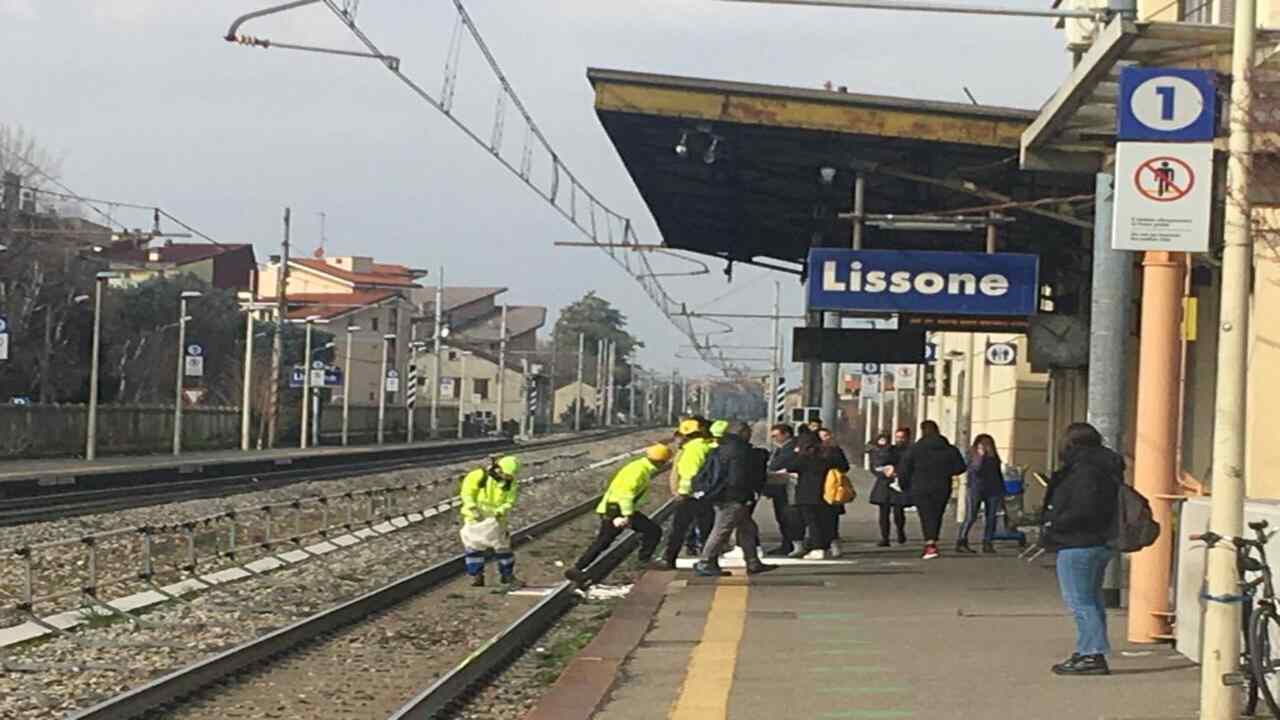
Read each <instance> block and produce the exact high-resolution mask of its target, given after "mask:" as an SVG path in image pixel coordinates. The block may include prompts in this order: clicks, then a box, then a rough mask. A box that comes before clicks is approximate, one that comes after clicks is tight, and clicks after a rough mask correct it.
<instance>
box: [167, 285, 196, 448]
mask: <svg viewBox="0 0 1280 720" xmlns="http://www.w3.org/2000/svg"><path fill="white" fill-rule="evenodd" d="M198 297H200V293H199V292H198V291H195V290H183V291H182V293H181V294H180V295H179V296H178V378H177V380H176V381H175V382H174V392H173V396H174V399H173V454H174V455H180V454H182V381H183V379H184V378H185V377H186V369H187V365H186V363H187V301H188V300H194V299H195V298H198Z"/></svg>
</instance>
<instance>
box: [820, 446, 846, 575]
mask: <svg viewBox="0 0 1280 720" xmlns="http://www.w3.org/2000/svg"><path fill="white" fill-rule="evenodd" d="M818 440H819V441H820V442H821V443H822V452H823V453H824V454H826V456H827V457H828V458H830V459H831V464H832V466H833V467H834V468H835V469H837V470H839V471H840V472H844V473H847V472H849V456H848V455H845V454H844V448H842V447H840V445H838V444H837V443H836V436H835V433H833V432H831V431H830V430H828V429H827V428H818ZM825 507H826V511H827V512H828V513H830V517H828V518H827V527H829V528H831V545H830V547H829V549H828V551H827V553H828V554H829V555H830V556H831V557H833V558H838V557H840V516H841V515H844V513H845V510H844V505H826V506H825Z"/></svg>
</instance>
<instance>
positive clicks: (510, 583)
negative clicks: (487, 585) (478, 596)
mask: <svg viewBox="0 0 1280 720" xmlns="http://www.w3.org/2000/svg"><path fill="white" fill-rule="evenodd" d="M498 582H501V583H502V585H503V587H505V588H506V589H507V590H519V589H520V588H522V587H524V583H522V582H520V579H519V578H517V577H516V576H515V575H503V576H502V578H501V579H500V580H499V581H498Z"/></svg>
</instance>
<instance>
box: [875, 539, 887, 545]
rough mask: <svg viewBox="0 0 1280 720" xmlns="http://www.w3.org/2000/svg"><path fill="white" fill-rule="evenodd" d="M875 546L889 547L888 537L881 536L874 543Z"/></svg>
mask: <svg viewBox="0 0 1280 720" xmlns="http://www.w3.org/2000/svg"><path fill="white" fill-rule="evenodd" d="M876 547H889V538H881V539H880V542H878V543H876Z"/></svg>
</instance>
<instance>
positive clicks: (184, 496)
mask: <svg viewBox="0 0 1280 720" xmlns="http://www.w3.org/2000/svg"><path fill="white" fill-rule="evenodd" d="M642 429H643V428H637V427H628V428H625V429H619V430H609V431H600V432H593V433H589V434H583V435H575V436H573V437H569V438H559V439H556V440H543V441H535V442H531V443H519V444H517V443H514V442H502V441H498V442H493V443H484V444H482V445H481V446H480V447H477V448H475V449H466V450H462V451H457V452H449V448H448V447H447V446H433V447H431V448H424V452H423V453H422V454H419V455H417V456H415V457H408V458H405V457H400V458H392V459H387V460H373V461H364V462H350V463H335V464H331V465H326V466H324V467H311V468H288V469H283V470H271V471H264V472H256V473H246V474H241V475H228V476H223V477H214V478H200V479H193V480H179V481H167V482H157V483H150V484H145V485H129V486H122V487H119V488H106V489H101V490H80V491H71V492H62V493H52V494H47V495H35V496H30V497H23V498H14V499H12V500H2V501H0V527H5V526H11V525H20V524H23V523H29V522H40V521H46V520H56V519H62V518H67V517H75V516H78V515H87V514H92V513H101V512H110V511H115V510H122V509H128V508H135V507H146V506H149V505H157V504H162V503H169V502H181V501H184V500H194V499H199V498H208V497H225V496H229V495H235V494H239V493H242V492H255V491H259V490H266V489H273V488H278V487H283V486H286V485H292V484H296V483H300V482H314V481H317V480H339V479H343V478H348V477H355V476H359V475H368V474H370V473H374V472H390V471H394V470H398V469H405V468H413V467H432V466H438V465H445V464H449V463H453V462H461V461H464V460H471V459H476V458H483V457H486V456H488V455H491V454H492V453H493V452H494V451H498V450H545V449H549V448H554V447H560V446H564V445H574V444H578V443H584V442H592V441H594V440H607V439H609V438H612V437H617V436H620V435H625V434H627V433H629V432H635V431H637V430H642ZM393 451H394V452H404V451H405V448H397V449H395V450H393ZM372 452H375V453H376V452H377V451H372ZM361 454H362V455H363V454H365V453H361ZM312 457H329V458H333V457H340V456H314V455H308V456H300V457H294V458H291V459H292V460H293V461H297V460H298V459H300V458H312ZM264 462H265V460H264ZM273 467H280V466H273ZM286 467H287V466H286Z"/></svg>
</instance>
